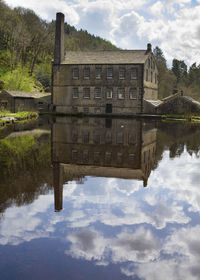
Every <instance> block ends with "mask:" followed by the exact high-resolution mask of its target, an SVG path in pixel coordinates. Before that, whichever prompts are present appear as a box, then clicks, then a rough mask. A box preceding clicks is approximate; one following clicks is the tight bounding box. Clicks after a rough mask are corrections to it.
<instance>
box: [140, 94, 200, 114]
mask: <svg viewBox="0 0 200 280" xmlns="http://www.w3.org/2000/svg"><path fill="white" fill-rule="evenodd" d="M144 113H145V114H150V115H164V114H181V115H186V114H194V115H195V114H196V115H199V114H200V103H199V102H198V101H196V100H194V99H193V98H191V97H189V96H182V95H181V94H180V93H177V94H173V95H169V96H167V97H166V98H164V99H161V100H159V99H157V100H144Z"/></svg>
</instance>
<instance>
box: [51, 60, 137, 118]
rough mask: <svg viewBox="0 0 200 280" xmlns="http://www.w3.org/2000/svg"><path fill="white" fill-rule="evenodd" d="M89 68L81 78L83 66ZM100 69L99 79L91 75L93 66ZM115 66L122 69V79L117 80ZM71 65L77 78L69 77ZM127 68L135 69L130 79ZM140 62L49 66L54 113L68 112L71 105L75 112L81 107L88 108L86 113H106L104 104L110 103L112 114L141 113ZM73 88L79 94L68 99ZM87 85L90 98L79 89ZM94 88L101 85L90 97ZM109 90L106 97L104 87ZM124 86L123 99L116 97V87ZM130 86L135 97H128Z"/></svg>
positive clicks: (117, 75)
mask: <svg viewBox="0 0 200 280" xmlns="http://www.w3.org/2000/svg"><path fill="white" fill-rule="evenodd" d="M85 67H86V68H87V67H89V68H90V78H89V79H84V77H83V69H84V68H85ZM96 67H100V68H101V69H102V78H101V79H96V78H95V68H96ZM110 67H111V68H113V78H111V79H108V78H107V75H106V74H107V68H110ZM119 67H123V68H125V73H126V74H125V78H124V79H119ZM73 68H79V78H78V79H73V77H72V70H73ZM131 68H136V69H137V73H138V77H137V79H130V71H131ZM142 71H143V69H142V65H60V66H54V67H53V85H54V86H53V105H54V108H55V110H56V112H63V113H71V112H73V107H76V108H77V111H79V112H84V108H89V112H90V113H94V114H95V113H97V112H98V113H102V114H104V113H106V112H105V110H106V104H112V113H114V114H119V115H120V114H121V115H124V114H136V113H140V112H141V98H142V86H143V81H142V79H143V73H142ZM74 87H77V88H78V90H79V97H78V98H76V99H75V98H72V90H73V88H74ZM84 87H88V88H90V98H83V88H84ZM96 87H100V88H101V98H98V99H97V98H94V90H95V88H96ZM107 88H110V89H112V98H111V99H107V97H106V90H107ZM119 88H124V89H125V97H124V99H119V98H118V89H119ZM130 88H134V89H136V90H137V97H136V98H135V99H130V98H129V91H130Z"/></svg>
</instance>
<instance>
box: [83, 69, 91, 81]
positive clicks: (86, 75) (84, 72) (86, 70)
mask: <svg viewBox="0 0 200 280" xmlns="http://www.w3.org/2000/svg"><path fill="white" fill-rule="evenodd" d="M83 76H84V79H89V78H90V68H88V67H87V68H84V70H83Z"/></svg>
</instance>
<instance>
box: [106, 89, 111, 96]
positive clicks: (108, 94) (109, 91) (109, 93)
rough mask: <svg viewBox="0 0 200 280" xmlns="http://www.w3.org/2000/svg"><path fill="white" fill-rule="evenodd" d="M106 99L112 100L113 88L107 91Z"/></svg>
mask: <svg viewBox="0 0 200 280" xmlns="http://www.w3.org/2000/svg"><path fill="white" fill-rule="evenodd" d="M106 98H107V99H112V89H111V88H107V90H106Z"/></svg>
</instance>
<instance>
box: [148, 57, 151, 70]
mask: <svg viewBox="0 0 200 280" xmlns="http://www.w3.org/2000/svg"><path fill="white" fill-rule="evenodd" d="M150 66H151V61H150V58H149V59H148V67H149V68H150Z"/></svg>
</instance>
